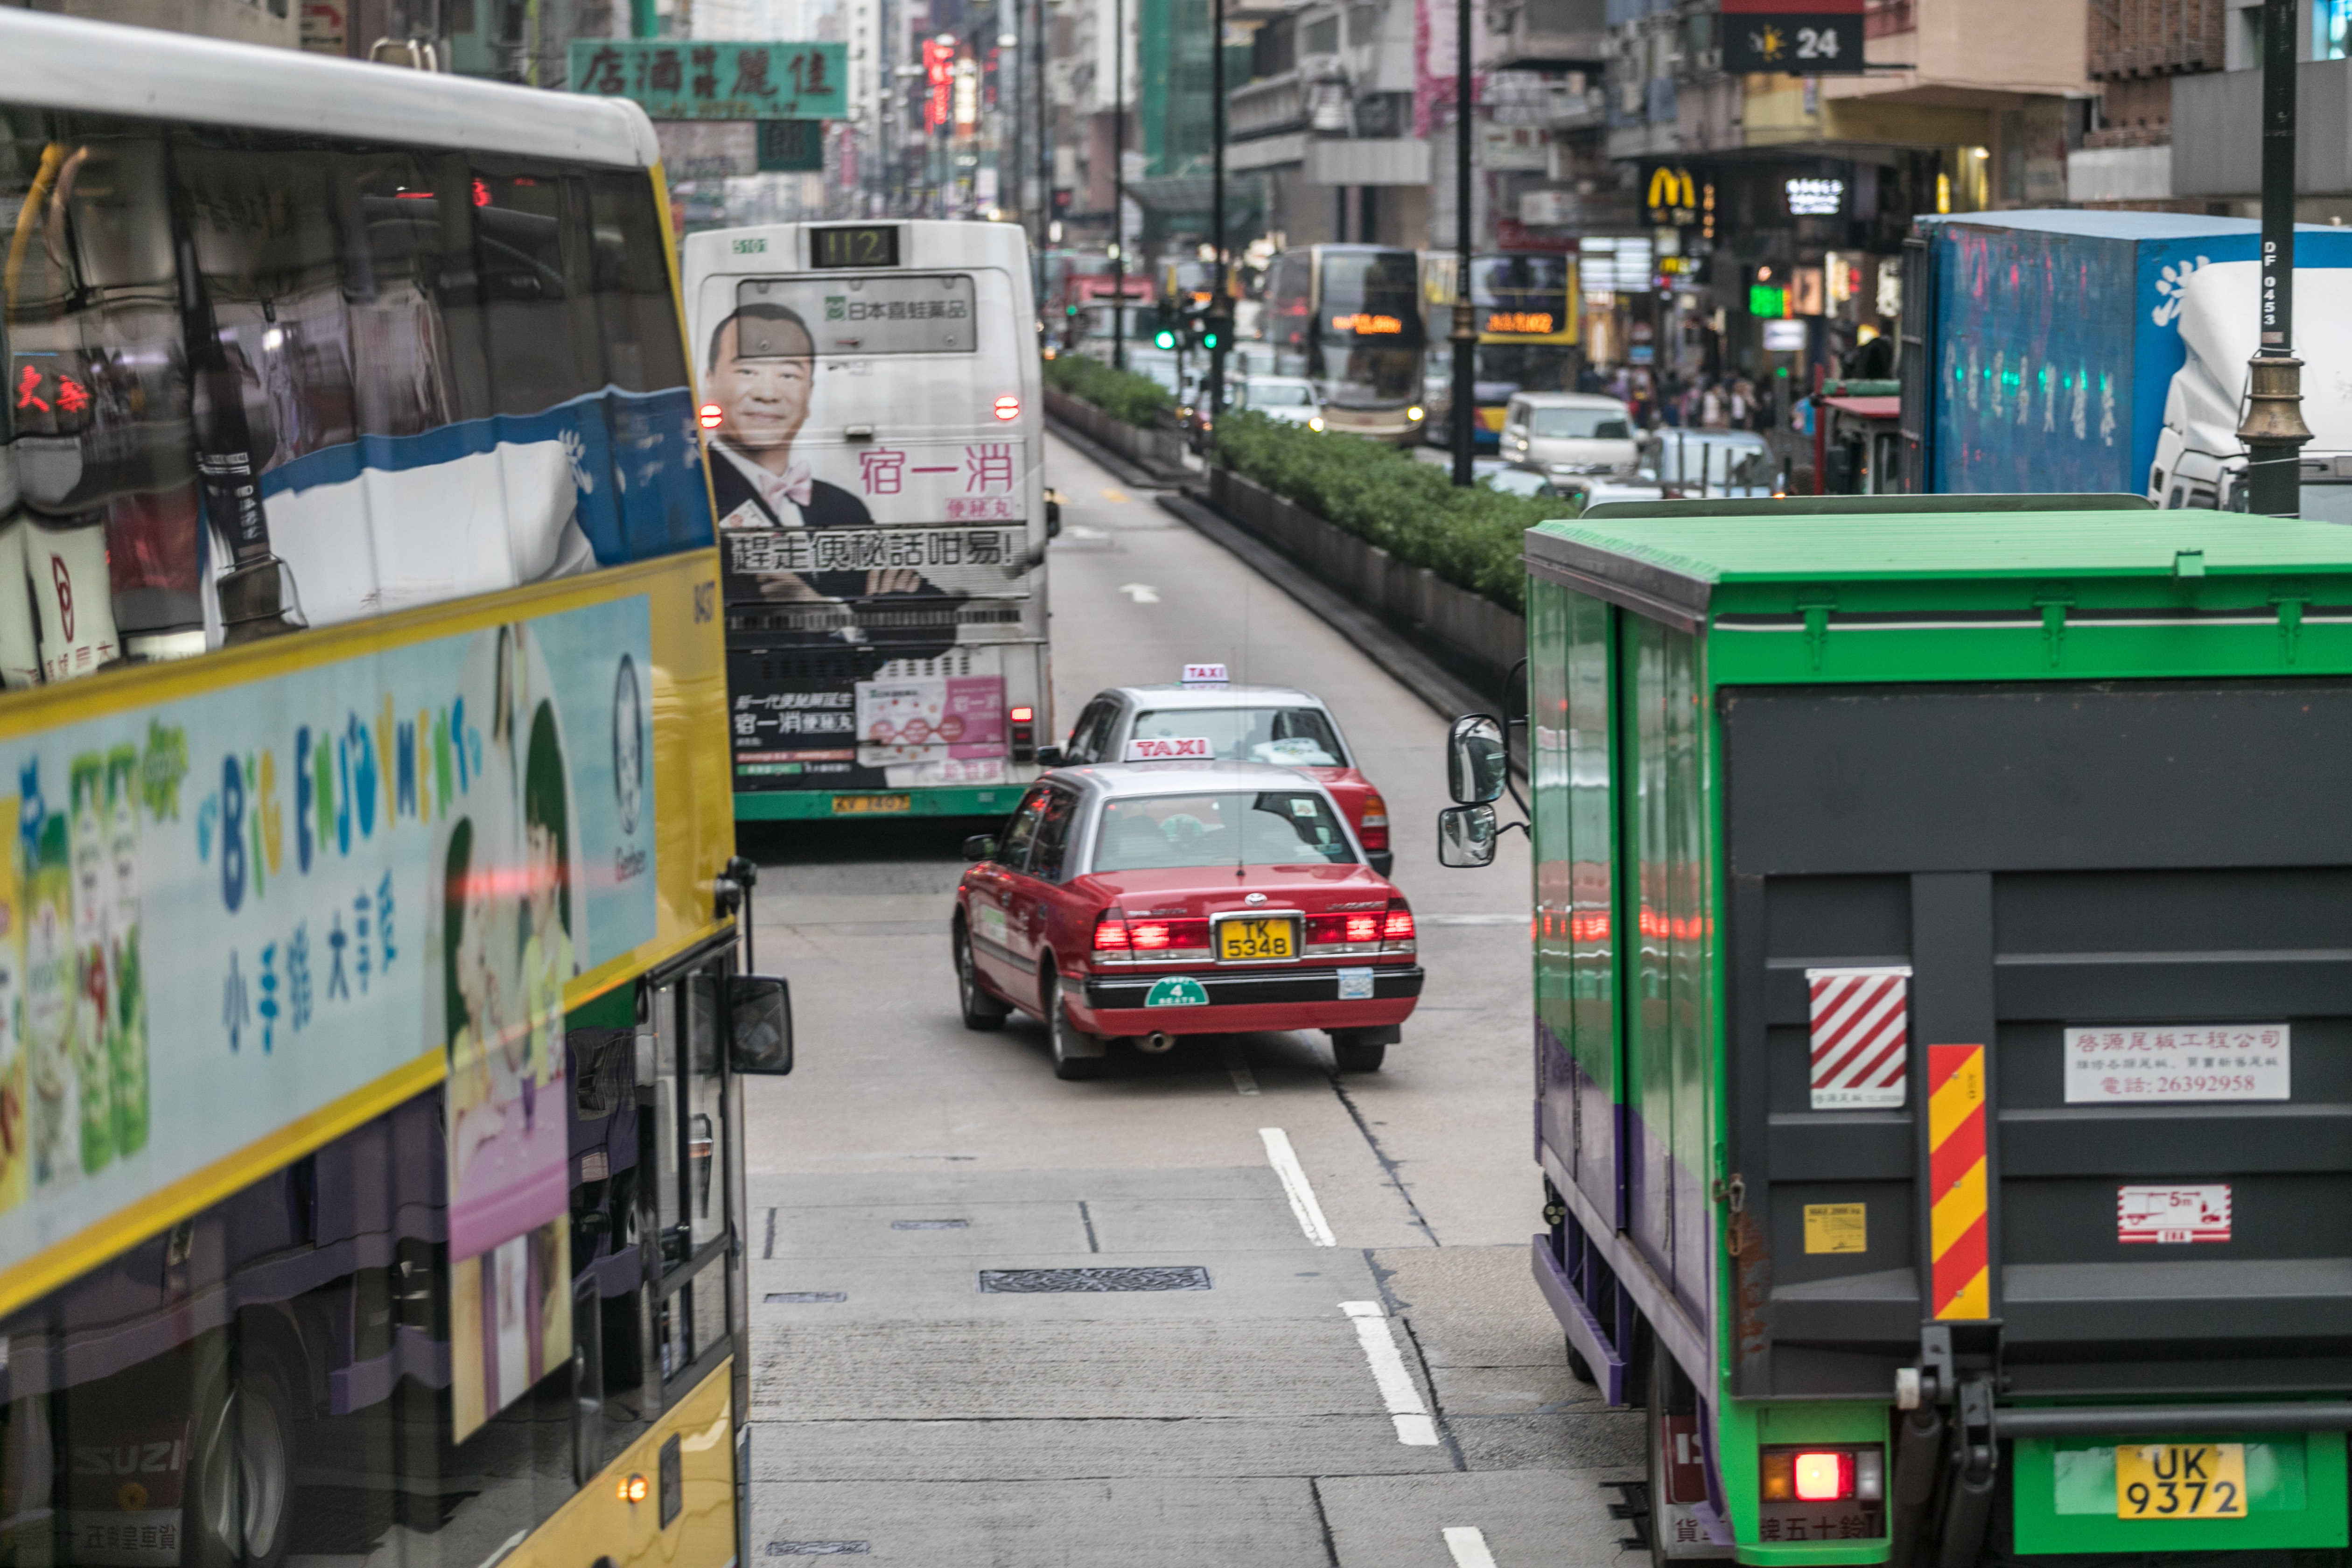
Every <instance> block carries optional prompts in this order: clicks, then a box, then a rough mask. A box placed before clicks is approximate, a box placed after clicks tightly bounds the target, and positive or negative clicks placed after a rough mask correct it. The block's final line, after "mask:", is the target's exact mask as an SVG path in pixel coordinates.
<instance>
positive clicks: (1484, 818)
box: [1437, 804, 1496, 870]
mask: <svg viewBox="0 0 2352 1568" xmlns="http://www.w3.org/2000/svg"><path fill="white" fill-rule="evenodd" d="M1495 832H1496V830H1495V808H1494V807H1493V806H1491V805H1483V804H1482V805H1449V806H1447V807H1446V808H1445V809H1444V811H1441V812H1439V813H1438V814H1437V863H1438V864H1439V865H1441V866H1445V867H1450V868H1453V869H1454V870H1475V868H1478V867H1481V866H1491V865H1493V864H1494V863H1495Z"/></svg>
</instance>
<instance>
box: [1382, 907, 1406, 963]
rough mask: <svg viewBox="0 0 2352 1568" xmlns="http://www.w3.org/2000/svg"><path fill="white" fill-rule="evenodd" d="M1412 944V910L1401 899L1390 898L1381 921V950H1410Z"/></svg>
mask: <svg viewBox="0 0 2352 1568" xmlns="http://www.w3.org/2000/svg"><path fill="white" fill-rule="evenodd" d="M1412 946H1413V942H1412V910H1410V909H1408V908H1406V907H1405V901H1404V900H1402V899H1391V900H1389V912H1388V916H1387V918H1386V919H1385V920H1383V921H1381V952H1412Z"/></svg>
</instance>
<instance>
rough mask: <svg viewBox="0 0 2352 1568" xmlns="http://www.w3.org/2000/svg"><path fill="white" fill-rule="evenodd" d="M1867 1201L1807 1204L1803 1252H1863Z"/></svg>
mask: <svg viewBox="0 0 2352 1568" xmlns="http://www.w3.org/2000/svg"><path fill="white" fill-rule="evenodd" d="M1869 1215H1870V1205H1867V1204H1807V1205H1805V1250H1806V1251H1807V1252H1867V1251H1869V1250H1870V1229H1869V1224H1868V1220H1869Z"/></svg>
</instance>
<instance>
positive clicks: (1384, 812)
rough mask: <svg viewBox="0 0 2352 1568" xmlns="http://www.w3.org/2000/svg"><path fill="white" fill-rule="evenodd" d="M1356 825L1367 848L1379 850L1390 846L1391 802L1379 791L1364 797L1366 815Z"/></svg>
mask: <svg viewBox="0 0 2352 1568" xmlns="http://www.w3.org/2000/svg"><path fill="white" fill-rule="evenodd" d="M1356 827H1357V830H1358V831H1359V832H1360V833H1361V834H1362V835H1363V838H1364V847H1365V848H1367V849H1374V850H1379V849H1386V848H1387V847H1389V803H1388V802H1387V801H1384V800H1382V799H1381V797H1380V795H1379V794H1378V793H1377V792H1376V793H1374V794H1371V795H1366V796H1365V797H1364V815H1363V817H1362V819H1361V820H1360V821H1359V822H1358V823H1357V824H1356Z"/></svg>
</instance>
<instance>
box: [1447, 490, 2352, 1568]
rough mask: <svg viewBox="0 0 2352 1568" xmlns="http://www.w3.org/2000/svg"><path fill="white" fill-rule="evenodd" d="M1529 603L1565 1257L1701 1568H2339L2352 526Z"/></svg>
mask: <svg viewBox="0 0 2352 1568" xmlns="http://www.w3.org/2000/svg"><path fill="white" fill-rule="evenodd" d="M1526 560H1527V566H1528V595H1527V615H1528V716H1527V719H1526V723H1527V725H1528V731H1527V745H1526V756H1527V767H1528V799H1527V800H1526V801H1525V803H1524V804H1525V805H1527V808H1528V818H1529V822H1528V828H1529V832H1530V836H1531V838H1532V841H1533V848H1534V863H1535V887H1534V906H1535V908H1534V921H1533V925H1534V931H1535V938H1534V942H1535V952H1534V977H1535V1030H1534V1034H1535V1041H1534V1047H1535V1056H1536V1062H1535V1068H1536V1071H1535V1075H1534V1081H1535V1085H1536V1090H1537V1096H1538V1103H1537V1106H1536V1116H1535V1124H1536V1140H1535V1142H1536V1153H1537V1158H1538V1161H1539V1163H1540V1164H1541V1167H1542V1174H1543V1182H1544V1197H1545V1204H1546V1209H1545V1217H1546V1220H1547V1222H1548V1225H1549V1228H1548V1229H1547V1230H1545V1231H1544V1232H1543V1233H1541V1234H1539V1235H1538V1236H1537V1237H1535V1238H1534V1246H1533V1262H1534V1267H1535V1274H1536V1279H1537V1280H1538V1284H1539V1286H1540V1288H1541V1289H1542V1290H1543V1293H1544V1295H1545V1297H1546V1298H1547V1300H1549V1302H1550V1304H1551V1307H1552V1310H1553V1311H1554V1312H1555V1313H1556V1314H1557V1315H1558V1317H1559V1321H1560V1323H1561V1325H1562V1327H1563V1329H1564V1330H1565V1332H1566V1337H1567V1342H1568V1346H1569V1356H1570V1363H1571V1365H1572V1367H1573V1368H1574V1370H1575V1371H1576V1372H1577V1373H1579V1375H1580V1376H1583V1377H1586V1378H1587V1379H1588V1380H1590V1381H1592V1382H1595V1383H1596V1384H1598V1385H1599V1386H1600V1388H1601V1390H1602V1391H1603V1392H1604V1393H1605V1394H1606V1395H1607V1397H1608V1400H1609V1402H1610V1403H1611V1404H1612V1405H1646V1406H1647V1409H1648V1411H1649V1416H1650V1420H1649V1441H1648V1456H1649V1458H1648V1465H1649V1482H1648V1499H1649V1510H1650V1516H1649V1530H1648V1534H1649V1538H1650V1542H1651V1546H1652V1551H1653V1552H1654V1555H1655V1556H1656V1557H1657V1558H1658V1559H1660V1560H1665V1559H1675V1558H1691V1557H1717V1558H1728V1557H1736V1558H1737V1559H1738V1561H1740V1562H1743V1563H1768V1564H1790V1565H1794V1564H1800V1563H1897V1564H1901V1565H1905V1568H1908V1565H1911V1564H1916V1563H1934V1564H1937V1568H1971V1565H1974V1564H1978V1563H1991V1562H2000V1561H2005V1560H2007V1559H2009V1558H2011V1557H2022V1558H2044V1559H2046V1558H2048V1557H2052V1556H2072V1557H2081V1558H2087V1557H2090V1556H2095V1555H2109V1556H2112V1555H2114V1554H2130V1555H2132V1556H2135V1557H2140V1558H2147V1557H2153V1556H2157V1555H2164V1554H2171V1553H2194V1552H2263V1553H2270V1552H2299V1553H2303V1554H2305V1555H2304V1558H2303V1561H2305V1562H2306V1563H2311V1562H2322V1561H2324V1562H2327V1563H2339V1564H2340V1563H2343V1562H2345V1561H2346V1559H2345V1556H2344V1549H2345V1548H2346V1546H2347V1510H2346V1472H2345V1438H2344V1433H2345V1430H2346V1429H2347V1426H2352V530H2346V529H2342V528H2337V527H2332V526H2328V525H2326V524H2319V523H2306V522H2296V521H2273V520H2269V519H2262V518H2248V517H2243V516H2237V515H2231V514H2223V513H2215V512H2179V511H2156V510H2146V509H2145V506H2144V503H2140V502H2137V500H2132V499H2130V498H2114V497H2105V498H2102V497H2086V496H2048V497H2031V496H2026V497H1966V498H1958V497H1937V498H1921V499H1918V500H1904V499H1901V498H1885V497H1853V498H1837V499H1832V500H1814V501H1799V502H1791V501H1780V502H1775V501H1769V500H1762V501H1742V500H1729V501H1717V502H1713V503H1706V502H1697V503H1663V504H1656V505H1635V506H1601V507H1597V508H1595V509H1593V510H1591V512H1589V513H1587V514H1586V515H1585V516H1584V517H1583V518H1582V519H1581V520H1580V521H1574V522H1550V523H1546V524H1544V525H1542V526H1541V527H1539V528H1537V529H1535V530H1532V531H1529V532H1528V536H1527V551H1526ZM1507 728H1508V726H1507V724H1506V723H1505V722H1504V721H1499V720H1497V719H1496V718H1494V717H1491V716H1486V715H1472V716H1469V717H1466V718H1465V719H1463V720H1461V721H1458V722H1457V723H1456V724H1455V726H1454V735H1453V737H1452V745H1451V748H1450V762H1451V764H1452V767H1451V772H1452V775H1453V776H1452V784H1453V793H1454V799H1455V800H1456V801H1457V802H1459V803H1461V804H1459V805H1455V806H1454V807H1453V808H1451V809H1450V810H1448V811H1447V812H1445V813H1444V816H1442V818H1441V820H1440V824H1439V847H1440V852H1441V858H1442V859H1444V861H1445V862H1446V863H1447V864H1449V865H1459V866H1470V865H1483V864H1486V863H1487V862H1488V861H1490V860H1491V859H1492V858H1493V854H1494V846H1495V842H1496V834H1497V831H1498V828H1500V827H1502V826H1506V825H1504V824H1502V823H1500V822H1498V819H1497V816H1496V805H1495V804H1494V803H1495V802H1496V800H1497V799H1498V797H1499V796H1500V795H1502V794H1503V792H1504V790H1505V789H1506V787H1513V788H1514V789H1515V786H1512V785H1511V781H1510V779H1509V778H1508V776H1507V770H1506V768H1505V766H1504V759H1505V757H1506V756H1507V752H1506V749H1505V746H1504V742H1505V737H1506V732H1507ZM1507 826H1517V824H1516V823H1514V824H1509V825H1507ZM2315 1553H2326V1555H2325V1556H2324V1557H2320V1556H2315V1555H2313V1554H2315ZM2277 1561H2280V1562H2282V1563H2284V1561H2285V1559H2284V1558H2279V1559H2277Z"/></svg>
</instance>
